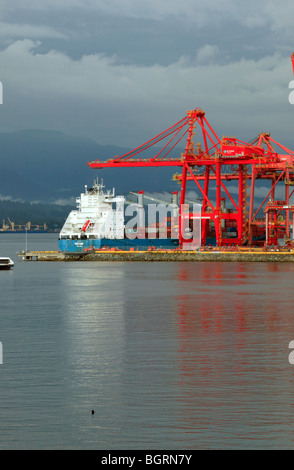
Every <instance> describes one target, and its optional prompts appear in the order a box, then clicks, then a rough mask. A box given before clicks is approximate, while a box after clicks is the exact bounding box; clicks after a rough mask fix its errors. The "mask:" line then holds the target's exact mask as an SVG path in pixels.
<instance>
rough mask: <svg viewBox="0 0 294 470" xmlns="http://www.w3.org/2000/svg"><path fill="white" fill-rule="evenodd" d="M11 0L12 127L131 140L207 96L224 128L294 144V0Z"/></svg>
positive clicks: (6, 56) (5, 73) (5, 20)
mask: <svg viewBox="0 0 294 470" xmlns="http://www.w3.org/2000/svg"><path fill="white" fill-rule="evenodd" d="M1 4H2V8H1V10H0V22H1V24H0V43H1V50H0V61H1V62H0V64H1V72H0V73H1V75H0V80H1V81H2V83H3V87H4V104H3V105H1V109H0V113H1V128H2V130H13V129H21V128H27V127H31V128H42V129H57V130H62V131H65V132H68V133H74V134H78V135H82V136H88V137H91V138H94V139H96V140H97V141H99V142H100V143H104V144H107V143H116V144H123V145H129V146H132V145H137V144H140V143H142V141H145V140H147V139H148V138H150V137H152V136H153V135H155V134H157V133H159V132H160V131H161V130H163V129H164V128H166V127H168V126H169V125H170V124H172V123H173V122H175V121H177V120H179V119H180V118H182V117H183V115H184V114H185V113H186V110H188V109H192V108H194V107H196V106H200V107H202V108H204V110H205V111H206V112H207V117H208V118H209V120H210V121H211V123H212V125H214V126H216V127H217V130H218V131H219V133H220V134H230V135H231V134H232V133H234V134H237V135H238V136H239V137H240V138H244V139H246V138H250V137H254V136H255V135H256V134H257V133H258V132H260V131H264V130H271V131H272V132H273V133H274V134H275V135H276V136H277V137H281V138H282V139H285V138H288V142H284V143H286V144H287V145H290V142H289V140H290V139H289V135H288V134H289V133H288V126H289V122H291V119H292V116H293V113H294V107H293V106H291V105H290V104H289V102H288V94H289V90H288V84H289V81H290V80H291V79H292V70H291V64H290V54H291V52H292V44H291V40H290V38H291V32H292V17H293V11H294V6H292V3H291V2H288V1H286V2H279V4H277V3H276V2H273V1H267V2H266V1H264V0H260V1H259V2H258V6H257V4H256V2H253V1H251V0H250V1H248V2H241V1H228V0H227V1H215V0H207V1H206V2H197V1H195V0H183V1H182V2H178V1H175V0H169V1H168V2H167V1H165V0H149V1H145V2H138V1H137V0H105V1H102V0H100V1H99V0H95V1H94V0H84V1H83V0H59V1H57V0H50V1H49V0H38V1H37V0H30V1H24V0H21V1H20V0H9V1H8V0H2V2H1Z"/></svg>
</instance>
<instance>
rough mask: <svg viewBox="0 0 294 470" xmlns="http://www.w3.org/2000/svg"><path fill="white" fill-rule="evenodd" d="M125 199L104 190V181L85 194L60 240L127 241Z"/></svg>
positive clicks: (79, 200)
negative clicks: (123, 239)
mask: <svg viewBox="0 0 294 470" xmlns="http://www.w3.org/2000/svg"><path fill="white" fill-rule="evenodd" d="M124 202H125V197H124V196H116V195H115V189H114V188H113V190H112V191H110V190H108V191H104V185H103V181H102V180H101V183H99V182H98V178H97V180H96V181H95V182H94V184H93V187H92V188H90V189H88V188H87V186H85V192H84V193H81V195H80V197H78V198H77V199H76V209H75V210H72V211H71V212H70V213H69V215H68V217H67V219H66V221H65V224H64V226H63V227H62V229H61V232H60V239H61V240H62V239H69V238H71V239H79V238H81V239H85V238H89V239H95V238H98V239H102V238H108V239H122V238H124Z"/></svg>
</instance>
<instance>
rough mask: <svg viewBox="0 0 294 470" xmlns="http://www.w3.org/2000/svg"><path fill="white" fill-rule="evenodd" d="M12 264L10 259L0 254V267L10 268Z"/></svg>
mask: <svg viewBox="0 0 294 470" xmlns="http://www.w3.org/2000/svg"><path fill="white" fill-rule="evenodd" d="M13 266H14V262H13V261H12V259H10V258H8V257H4V256H3V257H1V256H0V269H11V268H13Z"/></svg>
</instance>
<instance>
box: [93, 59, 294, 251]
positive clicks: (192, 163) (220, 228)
mask: <svg viewBox="0 0 294 470" xmlns="http://www.w3.org/2000/svg"><path fill="white" fill-rule="evenodd" d="M291 58H292V64H293V73H294V54H292V56H291ZM197 131H198V135H199V137H200V140H201V143H200V142H199V143H198V144H197V145H196V147H195V145H194V140H193V139H194V136H195V135H196V132H197ZM184 138H186V145H185V150H184V152H183V153H181V154H180V156H178V157H174V156H171V153H172V151H173V152H175V150H176V149H177V148H178V145H179V144H180V142H181V141H182V139H184ZM159 142H163V143H164V145H163V147H162V148H161V150H160V151H157V153H156V154H155V155H154V156H153V157H145V158H144V157H142V156H141V155H142V154H143V152H144V150H146V149H149V148H151V147H153V146H157V145H158V144H159ZM88 165H89V166H90V167H91V168H95V169H97V168H122V167H151V166H152V167H178V168H180V173H178V174H175V175H174V180H177V181H178V182H179V183H180V184H181V194H180V207H179V243H180V246H183V243H185V244H186V243H187V240H184V237H183V234H182V230H181V227H182V224H183V208H184V207H185V203H186V187H187V182H188V181H191V182H194V183H195V185H196V188H197V190H198V192H200V193H201V196H202V198H203V204H202V212H201V219H202V224H201V232H202V233H201V244H202V245H207V244H208V240H209V237H210V235H211V233H212V232H213V235H214V237H215V239H216V245H217V246H226V245H228V246H235V245H238V246H242V245H249V246H252V245H260V244H262V245H264V244H267V245H271V244H274V245H276V244H278V240H279V239H280V238H284V240H289V238H290V228H291V225H292V224H293V211H294V206H293V205H290V198H291V196H292V194H293V192H294V189H293V190H292V191H291V192H290V186H292V185H294V153H293V152H292V151H291V150H289V149H288V148H286V147H285V146H283V145H281V144H279V143H278V142H276V141H275V140H274V139H272V138H271V136H270V134H269V133H261V134H260V135H259V136H258V137H257V138H256V139H255V140H254V141H252V142H250V143H246V142H243V141H241V140H238V139H237V138H236V137H229V136H223V137H222V138H219V137H218V135H217V134H216V132H215V131H214V130H213V128H212V126H211V125H210V124H209V122H208V121H207V119H206V117H205V113H204V111H203V110H202V109H199V108H196V109H193V110H192V111H188V112H187V115H186V116H185V117H184V118H183V119H181V120H180V121H178V122H177V123H176V124H174V125H173V126H171V127H169V128H168V129H166V130H165V131H163V132H161V133H160V134H159V135H157V136H156V137H154V138H153V139H151V140H149V141H147V142H145V143H144V144H143V145H141V146H139V147H137V148H135V149H134V150H132V151H130V152H128V153H126V154H124V155H122V156H115V157H114V158H112V159H110V160H108V161H107V162H102V161H100V160H96V161H93V162H89V163H88ZM259 179H260V180H268V181H270V189H269V191H268V193H267V194H266V196H265V198H264V199H263V201H262V203H261V204H259V206H258V207H256V203H255V187H256V181H257V180H259ZM232 182H235V184H233V183H232ZM236 183H237V184H236ZM249 183H250V193H248V191H247V189H248V188H249ZM278 183H280V184H281V183H282V184H283V187H284V195H283V200H276V199H275V194H276V192H275V191H276V188H277V185H278ZM236 189H237V191H236ZM236 192H237V196H236ZM227 202H229V205H230V206H231V208H230V209H229V208H227ZM262 208H263V210H264V212H265V217H259V218H258V217H257V216H258V215H259V216H260V214H261V209H262ZM188 217H189V219H190V220H192V219H193V213H192V212H190V213H189V216H188Z"/></svg>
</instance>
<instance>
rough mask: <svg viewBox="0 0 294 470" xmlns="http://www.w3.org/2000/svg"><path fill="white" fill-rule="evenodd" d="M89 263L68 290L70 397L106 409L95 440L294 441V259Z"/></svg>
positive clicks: (73, 273)
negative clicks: (293, 349)
mask: <svg viewBox="0 0 294 470" xmlns="http://www.w3.org/2000/svg"><path fill="white" fill-rule="evenodd" d="M80 269H81V265H75V266H74V265H71V266H69V267H68V268H67V277H66V280H64V288H65V291H67V292H68V296H67V300H66V302H67V305H66V311H67V314H66V331H67V343H66V347H67V348H68V358H70V365H68V366H67V368H69V369H70V368H71V369H72V368H73V369H74V383H75V387H74V389H72V390H68V394H69V403H71V406H73V407H74V411H75V413H76V412H77V409H78V407H79V406H80V401H81V400H82V401H86V402H87V405H88V408H89V409H95V419H96V421H95V420H92V422H91V426H90V428H85V427H83V433H84V434H85V436H84V438H85V439H86V438H87V440H88V439H89V436H91V442H93V445H94V444H95V442H96V443H97V442H99V443H100V445H101V448H106V447H107V448H109V446H110V447H112V448H126V446H129V447H132V448H141V449H142V448H153V449H154V448H155V449H156V448H161V449H162V448H169V449H183V448H184V449H188V448H189V449H203V448H221V449H226V448H229V449H231V448H235V449H239V448H251V449H254V448H265V449H266V448H283V447H286V448H289V447H292V446H293V445H294V435H293V429H292V425H291V420H292V410H293V402H294V396H293V395H294V392H293V390H294V388H293V379H294V369H293V368H292V366H291V365H290V364H289V361H288V354H289V350H288V344H289V342H290V340H291V339H294V327H293V320H292V308H291V304H292V298H291V297H292V296H291V292H292V289H291V287H292V285H293V276H294V267H293V265H292V264H290V263H289V264H287V263H284V264H282V263H281V264H273V263H259V264H255V263H247V264H246V263H244V264H242V263H111V264H107V263H84V264H83V270H82V273H83V277H81V271H80ZM110 288H111V295H110ZM70 393H71V394H72V395H71V396H70ZM97 416H99V419H98V418H97ZM82 422H83V421H82ZM82 422H81V423H80V426H82ZM83 433H82V434H83Z"/></svg>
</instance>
